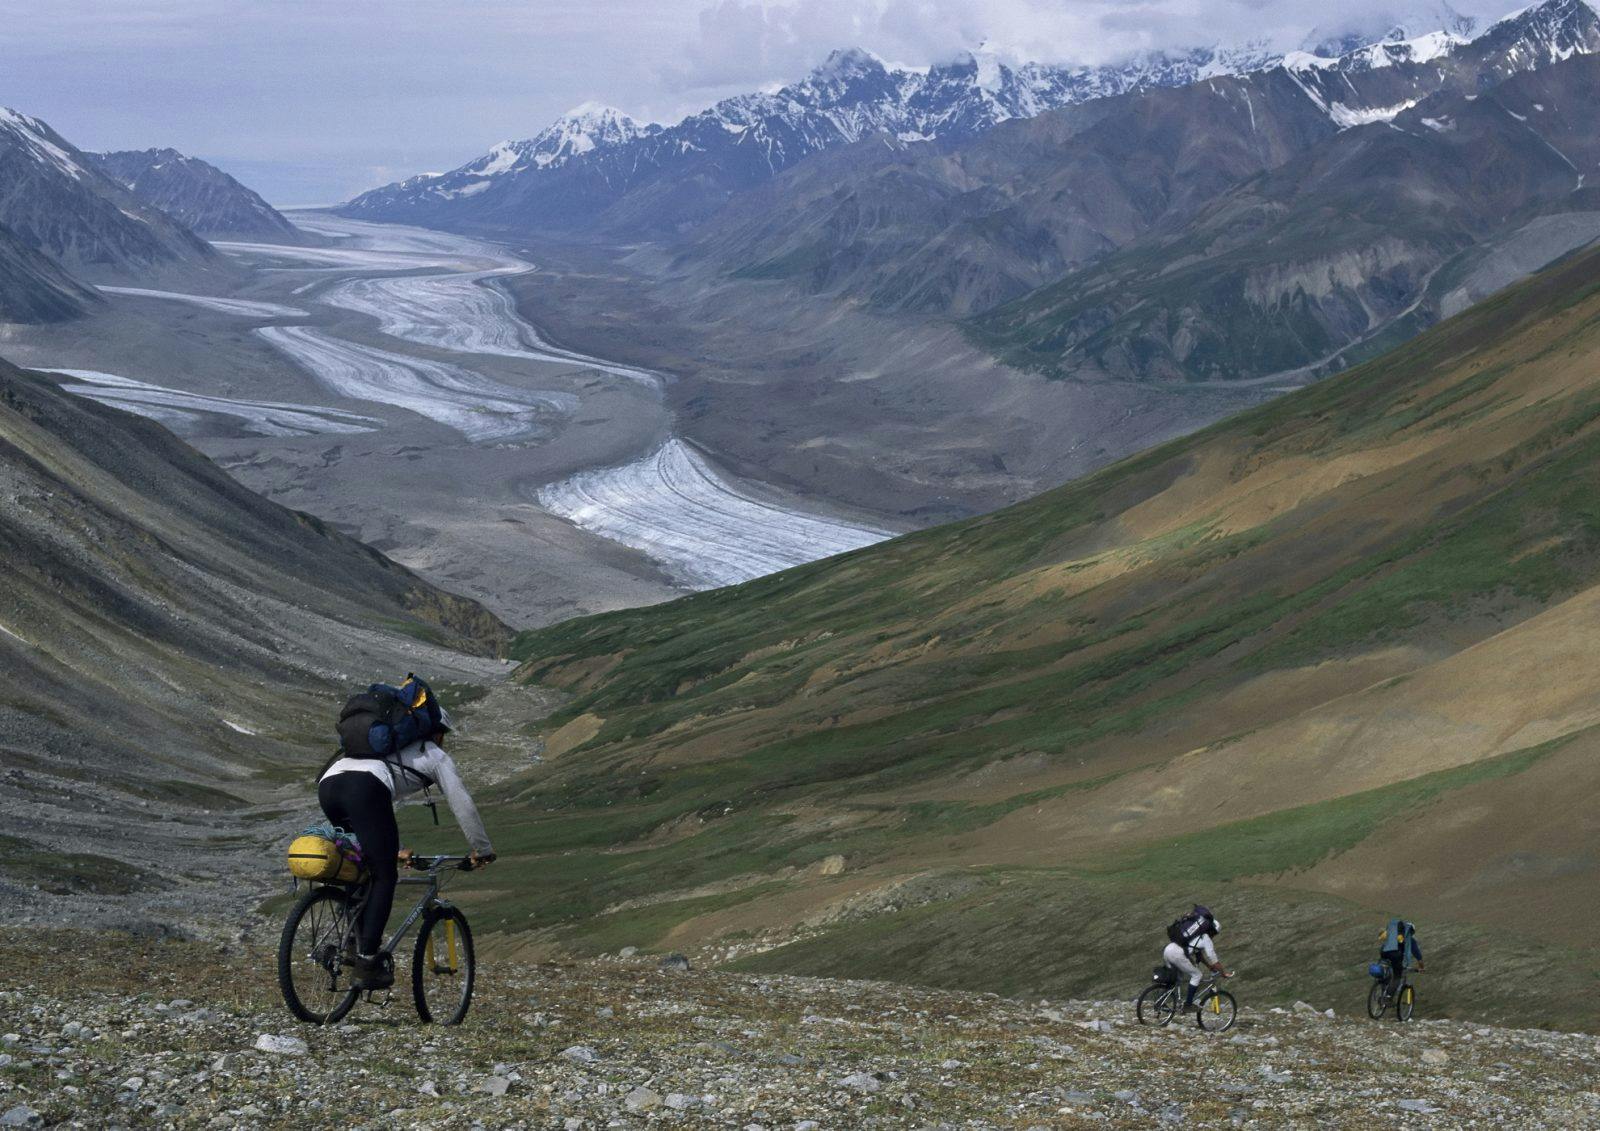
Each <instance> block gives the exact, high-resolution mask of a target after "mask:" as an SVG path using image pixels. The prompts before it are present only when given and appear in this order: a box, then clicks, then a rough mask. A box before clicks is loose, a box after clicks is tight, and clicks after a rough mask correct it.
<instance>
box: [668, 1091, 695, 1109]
mask: <svg viewBox="0 0 1600 1131" xmlns="http://www.w3.org/2000/svg"><path fill="white" fill-rule="evenodd" d="M699 1102H700V1097H699V1096H686V1095H684V1094H683V1093H682V1092H670V1093H668V1095H667V1100H666V1103H667V1106H668V1107H670V1108H671V1109H672V1110H673V1111H684V1110H687V1109H688V1108H691V1107H694V1105H695V1104H697V1103H699Z"/></svg>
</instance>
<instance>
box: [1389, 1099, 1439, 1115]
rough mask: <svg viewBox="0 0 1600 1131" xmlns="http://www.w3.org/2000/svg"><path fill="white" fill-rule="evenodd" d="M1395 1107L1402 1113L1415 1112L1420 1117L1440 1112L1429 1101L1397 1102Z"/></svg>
mask: <svg viewBox="0 0 1600 1131" xmlns="http://www.w3.org/2000/svg"><path fill="white" fill-rule="evenodd" d="M1394 1106H1395V1107H1397V1108H1399V1109H1400V1110H1401V1111H1414V1112H1416V1113H1417V1114H1418V1115H1432V1114H1433V1113H1434V1112H1436V1111H1438V1110H1439V1109H1438V1108H1437V1107H1436V1106H1434V1105H1433V1104H1431V1103H1429V1102H1428V1101H1427V1100H1395V1101H1394Z"/></svg>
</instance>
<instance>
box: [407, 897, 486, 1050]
mask: <svg viewBox="0 0 1600 1131" xmlns="http://www.w3.org/2000/svg"><path fill="white" fill-rule="evenodd" d="M476 976H477V962H476V961H475V960H474V958H473V953H472V930H471V928H469V927H468V926H467V917H466V916H465V915H463V914H462V913H461V909H460V908H459V907H445V908H439V909H437V910H435V911H432V912H430V913H429V915H428V917H427V918H426V919H425V920H424V921H423V924H422V930H421V932H420V933H419V934H418V935H417V950H416V953H415V954H414V955H413V956H412V959H411V995H412V997H413V998H414V999H415V1000H416V1004H417V1016H418V1017H421V1018H422V1020H424V1021H432V1022H436V1023H438V1024H440V1025H459V1024H460V1023H461V1021H462V1019H463V1018H465V1017H466V1015H467V1008H468V1007H469V1006H470V1005H471V1004H472V983H473V979H474V978H475V977H476Z"/></svg>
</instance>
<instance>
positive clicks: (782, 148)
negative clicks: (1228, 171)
mask: <svg viewBox="0 0 1600 1131" xmlns="http://www.w3.org/2000/svg"><path fill="white" fill-rule="evenodd" d="M1273 58H1274V56H1272V55H1271V54H1270V53H1269V52H1267V51H1266V50H1265V48H1263V47H1260V46H1256V45H1252V46H1249V47H1246V48H1243V49H1229V50H1225V49H1222V48H1205V49H1197V50H1193V51H1188V52H1179V53H1166V52H1162V53H1157V52H1152V53H1147V54H1144V55H1141V56H1139V57H1137V58H1135V59H1132V60H1130V61H1128V62H1126V63H1123V64H1120V65H1118V66H1109V67H1059V66H1047V65H1044V64H1038V63H1022V64H1015V63H1012V62H1010V61H1007V60H1005V59H1003V58H1002V57H1000V56H999V55H998V54H997V53H993V52H988V51H979V52H977V53H975V54H971V55H967V56H965V57H963V58H960V59H956V60H954V61H950V62H946V63H940V64H936V65H934V66H931V67H929V68H928V69H927V70H926V71H915V70H903V69H898V68H891V67H888V66H886V65H885V64H884V63H883V61H882V60H880V59H878V58H877V57H876V56H874V55H871V54H870V53H868V52H866V51H862V50H859V49H850V50H842V51H835V52H834V53H832V54H831V55H830V56H828V58H827V59H826V60H825V61H824V62H823V63H822V64H821V65H820V66H818V67H817V68H816V69H815V70H813V71H812V72H811V73H810V74H808V75H807V76H806V77H805V78H804V79H802V80H801V81H800V82H797V83H793V84H791V85H789V86H786V87H783V88H782V89H780V90H777V91H773V92H761V93H753V94H745V95H739V96H737V97H734V98H729V99H726V100H724V101H722V102H719V103H717V104H716V105H714V106H711V107H709V108H708V109H706V110H703V111H700V112H699V113H697V114H692V115H690V116H689V117H687V118H685V119H683V120H682V121H681V122H678V123H677V124H676V125H672V126H665V127H663V126H657V125H648V126H642V125H640V124H639V123H637V122H635V121H633V120H632V119H631V118H629V117H628V116H627V115H625V114H623V113H621V112H620V111H617V110H613V109H610V108H607V107H599V106H595V105H592V104H590V105H585V106H582V107H579V108H578V109H576V110H574V111H572V112H571V113H569V114H567V115H564V116H563V117H562V118H561V119H560V120H558V121H557V122H555V123H554V124H553V125H551V126H550V127H548V128H547V129H545V130H544V131H543V132H542V133H540V134H538V135H537V136H535V137H533V138H530V139H528V140H525V141H507V142H501V143H500V144H499V145H496V146H495V147H494V148H493V149H491V150H490V151H489V152H488V153H486V154H484V155H483V156H482V157H479V158H477V159H476V160H473V161H470V162H468V163H467V164H465V165H463V166H461V167H460V168H458V169H454V170H452V171H450V172H448V173H443V174H437V175H423V176H417V177H411V178H409V179H407V180H405V181H402V182H400V183H398V184H394V185H388V186H386V187H384V188H380V189H374V190H373V191H371V192H368V193H365V194H363V195H361V196H359V197H357V198H356V199H354V200H352V201H351V202H349V203H348V204H347V205H345V206H344V207H343V209H342V211H344V212H346V213H347V214H349V215H359V216H367V217H371V218H377V219H386V220H411V221H422V222H426V223H437V224H444V225H449V224H452V223H465V224H480V223H488V224H500V225H504V226H507V227H541V226H556V227H559V226H575V225H583V224H588V223H592V222H594V221H596V220H597V219H599V218H601V214H602V213H603V212H605V211H606V210H607V209H609V208H612V207H613V206H614V205H616V204H617V203H618V202H619V201H621V200H622V198H624V197H625V196H628V195H630V194H633V193H636V192H644V193H645V194H646V196H647V197H648V201H649V207H648V208H644V207H630V208H627V209H624V210H622V215H621V216H620V217H618V218H619V219H620V220H622V221H623V222H624V223H626V224H630V225H632V226H640V227H644V228H652V227H654V228H671V227H675V226H677V225H681V224H682V223H684V222H686V221H691V220H694V219H697V218H699V217H700V216H703V215H704V214H706V213H707V212H709V211H710V210H711V209H713V208H714V207H715V206H716V205H718V204H720V203H721V202H722V201H723V200H724V199H726V197H727V196H728V195H729V194H730V193H732V192H735V191H738V190H740V189H743V188H748V187H750V186H751V185H754V184H758V183H760V182H761V181H764V180H766V179H769V178H770V177H772V176H774V175H775V174H777V173H779V172H781V171H783V170H784V169H786V168H788V167H790V166H791V165H793V164H795V163H796V162H798V161H801V160H803V159H805V158H806V157H808V156H810V155H811V154H814V153H818V152H821V151H823V150H826V149H830V148H833V147H835V146H839V145H846V144H849V143H851V142H855V141H859V140H861V139H862V138H865V137H869V136H872V135H873V134H878V133H884V134H888V135H890V136H892V137H896V138H899V139H901V140H903V141H928V140H941V141H943V140H954V139H958V138H961V137H965V136H970V135H972V134H974V133H978V132H981V131H983V130H987V129H989V128H991V127H992V126H994V125H996V124H998V123H1000V122H1004V121H1008V120H1010V119H1013V118H1027V117H1032V116H1034V115H1036V114H1039V113H1042V112H1044V111H1046V110H1051V109H1055V108H1057V107H1061V106H1067V105H1072V104H1074V103H1078V102H1083V101H1086V100H1088V99H1091V98H1103V97H1107V96H1110V95H1117V94H1125V93H1128V92H1130V91H1135V90H1140V89H1144V88H1147V87H1152V86H1181V85H1184V84H1186V83H1190V82H1194V81H1196V80H1198V79H1202V78H1207V77H1210V76H1212V75H1215V74H1223V73H1233V72H1236V71H1241V70H1249V69H1254V68H1258V67H1260V66H1263V65H1265V64H1267V63H1268V62H1270V61H1271V60H1272V59H1273Z"/></svg>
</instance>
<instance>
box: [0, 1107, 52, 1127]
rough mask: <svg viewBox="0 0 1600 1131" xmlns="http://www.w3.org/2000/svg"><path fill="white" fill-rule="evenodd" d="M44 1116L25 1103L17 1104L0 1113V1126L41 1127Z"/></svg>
mask: <svg viewBox="0 0 1600 1131" xmlns="http://www.w3.org/2000/svg"><path fill="white" fill-rule="evenodd" d="M43 1126H44V1116H42V1115H40V1114H39V1113H38V1112H36V1111H34V1110H33V1108H31V1107H29V1106H28V1105H27V1104H18V1105H17V1106H16V1107H14V1108H11V1109H9V1110H8V1111H7V1112H6V1113H5V1114H4V1115H0V1127H43Z"/></svg>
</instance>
